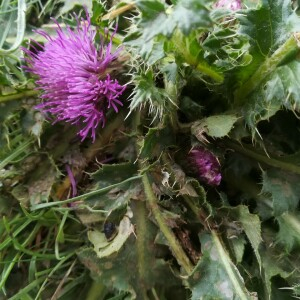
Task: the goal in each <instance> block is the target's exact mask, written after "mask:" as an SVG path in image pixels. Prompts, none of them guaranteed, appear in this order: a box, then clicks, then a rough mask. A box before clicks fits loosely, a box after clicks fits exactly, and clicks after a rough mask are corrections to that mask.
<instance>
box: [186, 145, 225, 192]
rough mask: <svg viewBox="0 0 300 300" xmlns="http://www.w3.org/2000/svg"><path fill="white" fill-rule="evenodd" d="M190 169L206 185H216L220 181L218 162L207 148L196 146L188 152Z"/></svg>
mask: <svg viewBox="0 0 300 300" xmlns="http://www.w3.org/2000/svg"><path fill="white" fill-rule="evenodd" d="M189 162H190V168H191V171H192V172H194V173H195V174H197V175H198V178H199V179H200V180H201V181H203V182H205V183H206V184H208V185H212V186H218V185H219V184H220V182H221V179H222V175H221V173H220V163H219V161H218V159H217V158H216V157H215V156H214V155H213V154H212V153H211V152H210V151H208V150H207V149H205V148H203V147H201V146H197V147H195V148H193V149H192V150H191V151H190V152H189Z"/></svg>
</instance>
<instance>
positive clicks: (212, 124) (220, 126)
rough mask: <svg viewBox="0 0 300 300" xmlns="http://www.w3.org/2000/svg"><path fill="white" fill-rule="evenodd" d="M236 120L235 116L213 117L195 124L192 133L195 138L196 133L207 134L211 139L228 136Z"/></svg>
mask: <svg viewBox="0 0 300 300" xmlns="http://www.w3.org/2000/svg"><path fill="white" fill-rule="evenodd" d="M237 120H238V117H237V116H235V115H215V116H211V117H208V118H205V119H203V120H201V121H199V122H195V124H194V125H193V126H192V133H193V134H194V135H196V136H197V133H198V132H201V134H203V132H205V133H207V134H208V135H209V136H211V137H215V138H221V137H224V136H226V135H228V134H229V132H230V130H231V129H232V128H233V125H234V123H235V122H236V121H237Z"/></svg>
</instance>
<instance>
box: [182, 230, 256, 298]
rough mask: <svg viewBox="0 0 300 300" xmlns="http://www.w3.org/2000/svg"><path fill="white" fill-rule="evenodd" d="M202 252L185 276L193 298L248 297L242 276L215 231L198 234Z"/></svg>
mask: <svg viewBox="0 0 300 300" xmlns="http://www.w3.org/2000/svg"><path fill="white" fill-rule="evenodd" d="M200 241H201V245H202V246H201V249H202V253H203V256H202V257H201V259H200V260H199V263H198V264H197V266H196V267H195V269H194V271H193V273H192V274H191V276H190V277H189V279H188V286H189V287H190V289H191V290H192V297H191V299H192V300H196V299H197V300H198V299H207V300H213V299H220V300H221V299H222V300H225V299H231V300H233V299H235V300H238V299H239V300H248V299H251V296H250V293H249V292H248V291H247V289H246V288H245V284H244V282H243V279H242V277H241V275H240V273H239V271H238V270H237V268H236V267H235V266H234V264H233V263H232V261H231V260H230V257H229V255H228V253H227V251H226V250H225V249H224V248H223V245H222V243H221V242H220V238H219V237H218V236H217V234H216V233H215V232H213V233H212V235H204V236H202V237H200Z"/></svg>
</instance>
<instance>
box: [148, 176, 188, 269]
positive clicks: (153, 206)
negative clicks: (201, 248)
mask: <svg viewBox="0 0 300 300" xmlns="http://www.w3.org/2000/svg"><path fill="white" fill-rule="evenodd" d="M142 182H143V185H144V190H145V194H146V198H147V201H148V205H149V208H150V211H151V212H152V214H153V216H154V218H155V220H156V222H157V224H158V226H159V229H160V230H161V232H162V233H163V235H164V236H165V238H166V240H167V241H168V243H169V246H170V248H171V250H172V252H173V254H174V256H175V258H176V259H177V261H178V263H179V264H180V265H181V267H182V268H183V269H184V270H185V272H186V273H187V274H190V273H191V272H192V270H193V265H192V264H191V262H190V260H189V259H188V257H187V255H186V254H185V252H184V251H183V249H182V247H181V245H180V243H179V241H178V240H177V239H176V236H175V234H174V233H173V232H172V231H171V230H170V228H169V227H168V225H167V224H166V222H165V220H164V217H163V215H162V213H161V212H160V209H159V206H158V203H157V202H158V201H157V198H156V197H155V195H154V192H153V190H152V187H151V184H150V181H149V178H148V174H147V173H144V175H143V177H142Z"/></svg>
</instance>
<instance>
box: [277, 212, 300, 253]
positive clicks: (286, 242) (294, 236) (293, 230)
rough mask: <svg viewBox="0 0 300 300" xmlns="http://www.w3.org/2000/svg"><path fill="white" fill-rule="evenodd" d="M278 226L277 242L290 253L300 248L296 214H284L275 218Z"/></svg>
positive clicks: (298, 225) (298, 221)
mask: <svg viewBox="0 0 300 300" xmlns="http://www.w3.org/2000/svg"><path fill="white" fill-rule="evenodd" d="M276 220H277V222H278V225H279V232H278V234H277V241H278V242H279V243H280V244H282V245H283V246H284V247H285V249H286V250H287V251H288V252H290V251H291V250H292V249H293V248H295V247H299V246H300V218H299V215H298V214H291V213H284V214H282V215H281V216H279V217H277V218H276Z"/></svg>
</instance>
